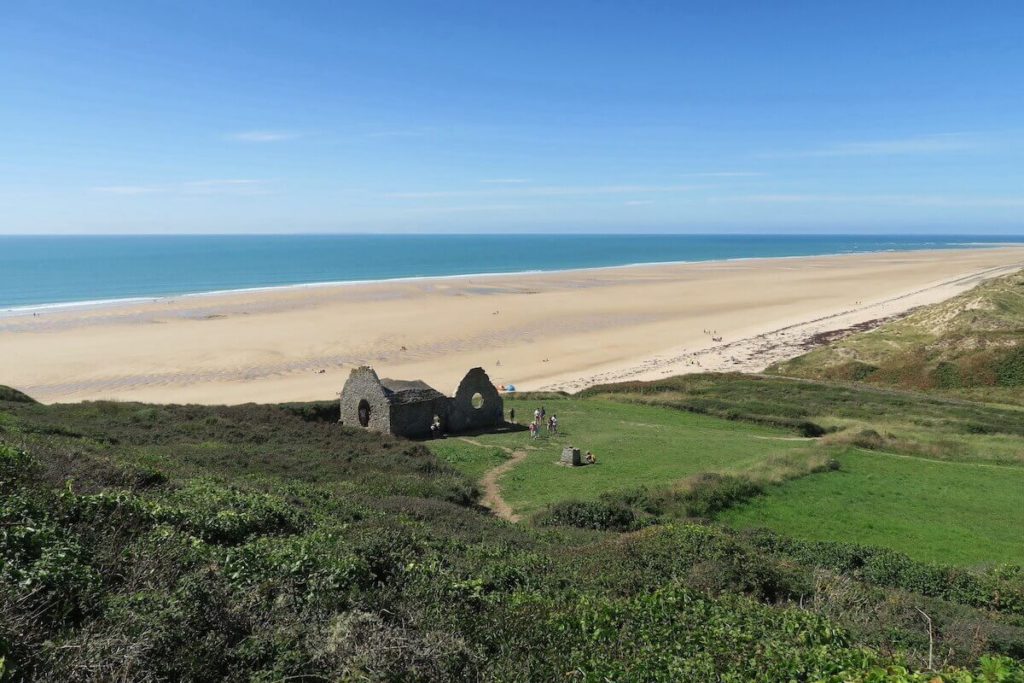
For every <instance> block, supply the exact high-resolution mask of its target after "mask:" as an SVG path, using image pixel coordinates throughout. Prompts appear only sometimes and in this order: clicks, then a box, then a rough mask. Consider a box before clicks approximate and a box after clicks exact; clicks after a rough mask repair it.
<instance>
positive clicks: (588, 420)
mask: <svg viewBox="0 0 1024 683" xmlns="http://www.w3.org/2000/svg"><path fill="white" fill-rule="evenodd" d="M541 404H543V406H544V409H545V411H547V414H548V415H551V414H555V415H557V416H558V421H559V433H558V434H554V435H552V434H549V433H548V432H547V430H546V429H544V430H542V432H541V435H540V436H539V437H538V438H536V439H531V438H530V433H529V432H528V431H525V430H523V431H517V432H512V433H505V434H490V435H481V436H476V437H472V439H471V440H472V441H473V442H475V443H470V442H469V441H468V440H463V439H458V438H448V439H444V440H441V441H434V442H430V443H429V444H428V445H429V446H430V448H431V449H432V450H433V451H434V452H435V453H436V454H437V455H438V456H439V457H441V458H442V459H443V460H445V461H447V462H448V463H450V464H451V465H453V466H454V467H456V468H457V469H459V470H461V471H462V472H464V473H466V474H467V475H469V476H471V477H476V478H477V479H479V477H480V476H482V473H483V472H484V471H486V470H487V469H489V468H490V467H493V466H494V465H496V464H498V463H500V462H501V461H502V460H504V459H505V457H506V455H505V453H504V452H503V451H502V450H501V448H505V449H510V450H525V451H526V452H527V454H528V455H527V457H526V460H524V461H523V462H521V463H520V464H519V465H517V466H516V467H515V468H514V469H513V470H512V471H510V472H509V473H508V474H506V475H505V476H504V477H502V479H501V481H500V482H499V483H500V486H501V489H502V492H503V495H504V497H505V499H506V501H508V502H509V504H510V505H512V507H513V508H514V509H515V511H516V512H517V513H519V514H523V515H530V514H532V513H534V512H537V511H538V510H540V509H542V508H544V507H545V506H547V505H549V504H551V503H556V502H558V501H561V500H564V499H566V498H577V499H581V500H590V499H594V498H597V497H598V496H600V495H601V494H603V493H608V492H612V491H617V490H620V489H631V488H636V487H639V486H645V487H649V488H655V487H664V486H670V485H672V484H674V483H676V482H679V481H680V480H683V479H685V478H686V477H689V476H692V475H695V474H700V473H705V472H739V471H743V470H746V469H749V468H751V467H754V466H756V465H758V464H760V463H763V462H765V461H768V460H771V459H773V458H779V457H783V456H795V457H800V456H802V455H804V454H809V453H810V452H811V451H813V444H812V443H810V442H808V441H804V440H799V439H794V438H793V434H792V433H791V432H789V431H786V430H783V429H774V428H770V427H763V426H760V425H755V424H746V423H743V422H735V421H729V420H723V419H720V418H715V417H708V416H705V415H697V414H694V413H688V412H684V411H680V410H673V409H671V408H660V407H652V406H642V405H631V404H628V403H621V402H616V401H609V400H600V399H575V398H562V399H555V400H550V399H545V400H543V401H539V400H529V399H527V400H507V401H506V402H505V410H506V412H507V411H508V410H509V409H510V408H514V409H515V411H516V414H517V416H521V417H520V418H519V422H520V423H521V424H522V423H523V422H524V421H526V419H527V416H528V415H529V416H531V419H532V415H533V411H534V409H535V408H537V407H539V406H540V405H541ZM476 444H480V445H476ZM570 445H572V446H575V447H576V448H579V449H581V452H583V453H586V452H587V451H588V450H589V451H592V452H593V453H594V455H595V456H596V457H597V464H596V465H593V466H584V467H564V466H560V465H559V464H558V461H559V457H560V456H561V453H562V448H563V447H565V446H570ZM495 447H498V448H495Z"/></svg>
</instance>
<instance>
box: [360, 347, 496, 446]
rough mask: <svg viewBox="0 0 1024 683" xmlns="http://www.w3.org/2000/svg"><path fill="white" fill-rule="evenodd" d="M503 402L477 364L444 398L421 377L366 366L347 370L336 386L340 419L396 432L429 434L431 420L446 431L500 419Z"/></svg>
mask: <svg viewBox="0 0 1024 683" xmlns="http://www.w3.org/2000/svg"><path fill="white" fill-rule="evenodd" d="M504 410H505V407H504V402H503V401H502V399H501V394H499V393H498V390H497V389H495V388H494V385H493V384H492V383H491V380H490V378H489V377H488V376H487V373H486V372H484V370H483V368H473V369H472V370H470V371H469V372H468V373H466V376H465V377H464V378H463V379H462V382H460V383H459V388H458V389H457V390H456V391H455V396H454V397H452V398H449V397H447V396H445V395H444V394H442V393H441V392H439V391H437V390H436V389H434V388H432V387H430V386H429V385H427V384H425V383H424V382H421V381H418V380H415V381H404V380H393V379H387V378H384V379H381V378H379V377H378V376H377V373H376V372H374V370H373V368H371V367H369V366H365V365H364V366H361V367H358V368H356V369H354V370H353V371H352V373H351V374H350V375H349V378H348V381H346V382H345V387H344V388H343V389H342V390H341V422H342V423H343V424H346V425H351V426H353V427H357V426H360V427H365V428H366V429H370V430H373V431H377V432H387V433H390V434H395V435H397V436H405V437H413V438H421V437H426V436H429V435H430V425H431V424H432V423H433V422H434V421H435V419H436V420H438V421H439V422H440V423H441V429H442V431H444V432H447V433H459V432H466V431H473V430H478V429H489V428H492V427H499V426H501V425H502V424H504V421H505V420H504Z"/></svg>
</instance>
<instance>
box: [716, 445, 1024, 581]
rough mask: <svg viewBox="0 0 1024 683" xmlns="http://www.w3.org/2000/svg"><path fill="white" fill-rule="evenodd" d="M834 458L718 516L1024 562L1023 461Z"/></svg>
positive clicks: (945, 555) (931, 553)
mask: <svg viewBox="0 0 1024 683" xmlns="http://www.w3.org/2000/svg"><path fill="white" fill-rule="evenodd" d="M837 458H838V459H839V461H840V463H841V465H842V469H841V470H840V471H838V472H830V473H828V474H826V475H822V476H816V477H806V478H802V479H797V480H793V481H789V482H786V483H784V484H782V485H780V486H778V487H776V488H773V489H771V490H770V491H769V492H768V494H767V495H765V496H760V497H758V498H755V499H753V500H751V501H750V502H748V503H746V504H743V505H741V506H739V507H737V508H733V509H731V510H727V511H726V512H724V513H723V514H722V515H721V516H720V517H719V519H720V520H722V521H724V522H726V523H728V524H731V525H733V526H736V527H739V528H749V527H768V528H770V529H773V530H775V531H778V532H781V533H784V534H788V535H792V536H796V537H798V538H806V539H814V540H842V541H849V542H854V543H863V544H867V545H877V546H885V547H889V548H894V549H896V550H899V551H901V552H905V553H907V554H908V555H910V556H912V557H915V558H918V559H921V560H930V561H935V562H950V563H955V564H966V565H971V564H984V563H999V562H1004V563H1014V564H1022V563H1024V531H1022V529H1024V514H1022V512H1021V503H1022V500H1024V499H1022V495H1024V469H1022V468H1012V467H999V466H985V465H975V464H970V463H951V462H936V461H929V460H924V459H921V458H912V457H907V456H898V455H892V454H887V453H873V452H867V451H860V450H856V451H850V452H846V453H841V454H838V455H837Z"/></svg>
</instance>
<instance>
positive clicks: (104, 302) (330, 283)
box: [0, 241, 1024, 319]
mask: <svg viewBox="0 0 1024 683" xmlns="http://www.w3.org/2000/svg"><path fill="white" fill-rule="evenodd" d="M1016 247H1024V241H1021V242H1012V241H1010V242H964V243H950V246H946V247H932V248H920V249H869V250H864V251H850V250H848V251H842V252H830V253H821V254H797V255H788V256H735V257H730V258H722V259H688V260H676V261H642V262H637V263H621V264H616V265H608V266H580V267H576V268H556V269H548V270H545V269H542V268H541V269H532V270H517V271H495V272H481V273H454V274H447V275H410V276H402V277H390V278H373V279H366V280H325V281H314V282H296V283H291V284H283V285H258V286H254V287H237V288H231V289H213V290H204V291H199V292H181V293H172V294H154V295H152V296H148V295H138V296H127V297H115V298H107V299H85V300H76V301H56V302H46V303H35V304H25V305H18V306H8V307H4V308H0V319H3V318H8V317H17V316H26V315H31V314H33V313H40V312H43V311H57V312H59V311H62V310H64V309H77V310H92V309H103V308H107V307H117V306H123V305H131V304H141V303H159V302H162V301H166V300H169V299H172V300H173V299H184V298H201V297H217V296H231V295H236V294H248V293H259V292H275V291H286V290H302V289H318V288H325V287H351V286H358V285H379V284H388V283H406V282H424V281H434V280H448V279H465V278H492V277H516V276H522V275H547V274H550V275H557V274H560V273H578V272H589V271H600V270H619V269H626V268H644V267H658V266H680V265H693V264H698V263H731V262H742V261H760V260H784V259H808V258H828V257H841V256H856V255H861V254H864V255H871V254H911V253H917V252H950V251H962V250H974V249H1004V248H1016Z"/></svg>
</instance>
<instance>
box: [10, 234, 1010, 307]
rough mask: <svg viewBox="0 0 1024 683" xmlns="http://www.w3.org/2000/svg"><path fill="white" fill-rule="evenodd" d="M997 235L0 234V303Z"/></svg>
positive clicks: (925, 244) (810, 251) (882, 246)
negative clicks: (34, 235)
mask: <svg viewBox="0 0 1024 683" xmlns="http://www.w3.org/2000/svg"><path fill="white" fill-rule="evenodd" d="M1006 242H1024V237H1006V236H990V237H978V236H974V235H972V236H951V235H943V236H921V235H914V236H890V235H886V236H874V235H859V236H853V235H443V236H442V235H259V236H257V235H239V236H235V235H231V236H229V235H204V236H192V235H168V236H127V237H124V236H43V237H29V236H0V310H10V309H18V308H25V307H36V306H40V305H48V304H68V303H78V302H96V301H109V300H117V299H133V298H151V297H161V296H170V295H182V294H193V293H200V292H211V291H223V290H233V289H249V288H260V287H278V286H287V285H302V284H313V283H325V282H353V281H366V280H386V279H394V278H415V277H429V276H441V275H470V274H478V273H513V272H530V271H554V270H568V269H574V268H593V267H601V266H623V265H630V264H637V263H662V262H672V261H709V260H718V259H737V258H757V257H778V256H811V255H820V254H842V253H853V252H872V251H894V250H896V251H900V250H909V249H948V248H961V247H964V246H967V245H971V246H983V245H985V244H998V243H1006Z"/></svg>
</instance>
